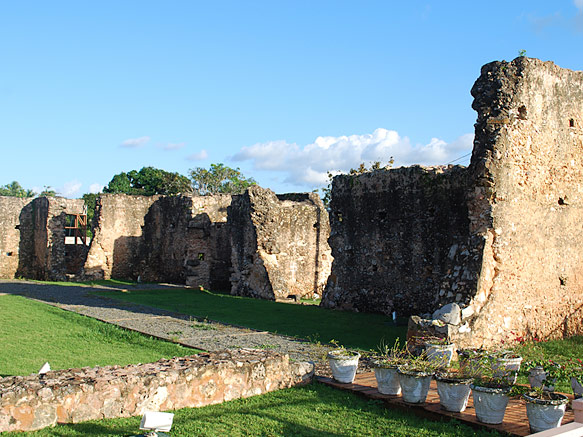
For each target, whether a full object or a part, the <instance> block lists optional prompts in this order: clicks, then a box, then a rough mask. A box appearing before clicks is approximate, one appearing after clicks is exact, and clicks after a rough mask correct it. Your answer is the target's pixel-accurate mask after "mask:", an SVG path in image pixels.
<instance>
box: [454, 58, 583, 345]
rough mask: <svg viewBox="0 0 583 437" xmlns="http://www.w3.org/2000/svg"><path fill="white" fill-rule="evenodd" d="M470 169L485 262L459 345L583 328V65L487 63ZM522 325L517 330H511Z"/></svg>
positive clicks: (475, 226) (477, 88)
mask: <svg viewBox="0 0 583 437" xmlns="http://www.w3.org/2000/svg"><path fill="white" fill-rule="evenodd" d="M472 95H473V96H474V98H475V100H474V103H473V105H472V107H473V108H474V109H475V110H476V111H477V112H478V119H477V123H476V134H475V141H474V151H473V154H472V160H471V164H470V167H469V169H468V171H469V173H470V175H471V176H470V177H471V179H472V181H473V187H472V188H473V190H472V191H470V192H469V193H468V205H469V206H470V210H471V212H472V213H471V216H470V217H471V225H470V230H471V232H472V234H473V235H476V236H477V237H479V238H481V239H482V245H483V249H482V267H481V272H480V278H479V282H478V287H477V289H476V293H475V297H474V299H473V300H472V302H470V305H469V306H468V308H469V310H470V311H469V313H472V312H473V313H474V316H473V317H470V318H469V319H468V323H467V324H465V325H464V327H463V328H462V329H460V330H459V331H458V332H456V334H455V336H456V337H457V340H458V342H459V343H461V344H464V343H467V344H482V343H484V344H487V343H492V342H499V341H500V340H508V339H512V338H514V337H515V336H516V335H524V336H525V337H526V338H535V337H536V338H558V337H566V336H571V335H574V334H583V323H582V322H583V319H582V316H583V311H582V306H583V253H582V252H581V247H582V246H583V228H582V223H583V72H574V71H570V70H566V69H562V68H559V67H558V66H556V65H555V64H554V63H552V62H542V61H540V60H538V59H529V58H524V57H522V58H517V59H515V60H514V61H512V62H510V63H508V62H493V63H490V64H487V65H485V66H484V67H483V68H482V72H481V75H480V77H479V78H478V80H477V81H476V83H475V85H474V87H473V88H472ZM510 332H514V333H516V334H514V335H513V334H510Z"/></svg>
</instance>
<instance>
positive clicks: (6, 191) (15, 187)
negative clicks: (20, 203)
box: [0, 181, 35, 197]
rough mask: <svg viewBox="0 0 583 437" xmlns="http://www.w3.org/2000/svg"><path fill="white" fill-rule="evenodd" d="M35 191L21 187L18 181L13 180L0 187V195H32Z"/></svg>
mask: <svg viewBox="0 0 583 437" xmlns="http://www.w3.org/2000/svg"><path fill="white" fill-rule="evenodd" d="M34 195H35V192H34V191H33V190H27V189H25V188H23V187H22V186H21V185H20V184H19V183H18V182H16V181H13V182H12V183H10V184H6V185H4V186H3V187H0V196H11V197H34Z"/></svg>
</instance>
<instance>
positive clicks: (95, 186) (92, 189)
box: [89, 182, 103, 194]
mask: <svg viewBox="0 0 583 437" xmlns="http://www.w3.org/2000/svg"><path fill="white" fill-rule="evenodd" d="M101 190H103V185H101V184H98V183H97V182H96V183H94V184H91V185H89V192H90V193H94V194H95V193H99V192H101Z"/></svg>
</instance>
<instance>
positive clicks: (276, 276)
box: [228, 186, 332, 299]
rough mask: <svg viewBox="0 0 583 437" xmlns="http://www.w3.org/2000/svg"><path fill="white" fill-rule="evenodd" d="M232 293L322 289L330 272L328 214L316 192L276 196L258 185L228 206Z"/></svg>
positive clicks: (276, 295) (274, 295)
mask: <svg viewBox="0 0 583 437" xmlns="http://www.w3.org/2000/svg"><path fill="white" fill-rule="evenodd" d="M228 221H229V224H230V226H231V245H232V256H231V262H232V266H233V275H232V276H231V282H232V289H231V293H232V294H236V295H243V296H252V297H260V298H263V299H284V298H287V297H289V296H296V297H298V298H299V297H310V298H311V297H312V296H313V295H314V293H317V294H321V290H322V289H323V287H324V284H325V283H326V279H327V278H328V275H329V273H330V264H331V262H332V259H331V256H330V248H329V246H328V243H327V237H328V235H329V223H328V214H327V212H326V210H325V209H324V205H323V204H322V201H321V200H320V198H319V197H318V195H317V194H315V193H303V194H284V195H275V193H273V191H271V190H268V189H264V188H261V187H259V186H253V187H250V188H249V189H248V190H247V191H246V192H245V194H242V195H240V196H235V197H234V199H233V203H232V205H231V207H230V208H229V218H228Z"/></svg>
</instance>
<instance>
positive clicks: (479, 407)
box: [470, 355, 512, 424]
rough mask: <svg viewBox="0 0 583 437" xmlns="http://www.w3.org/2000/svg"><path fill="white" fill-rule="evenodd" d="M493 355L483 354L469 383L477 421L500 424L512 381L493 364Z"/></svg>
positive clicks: (494, 360) (494, 358) (494, 361)
mask: <svg viewBox="0 0 583 437" xmlns="http://www.w3.org/2000/svg"><path fill="white" fill-rule="evenodd" d="M496 359H497V358H496V357H495V356H494V355H484V356H482V357H481V358H480V360H479V361H478V365H477V369H476V370H477V372H476V376H475V378H474V381H473V383H472V384H471V385H470V388H471V389H472V396H473V398H474V408H475V410H476V417H477V419H478V421H480V422H482V423H489V424H500V423H502V422H503V421H504V414H505V413H506V407H507V406H508V400H509V394H510V390H511V389H512V382H511V381H510V380H509V378H508V374H507V373H506V372H500V371H499V369H498V368H497V367H496V366H495V365H494V364H495V363H496Z"/></svg>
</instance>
